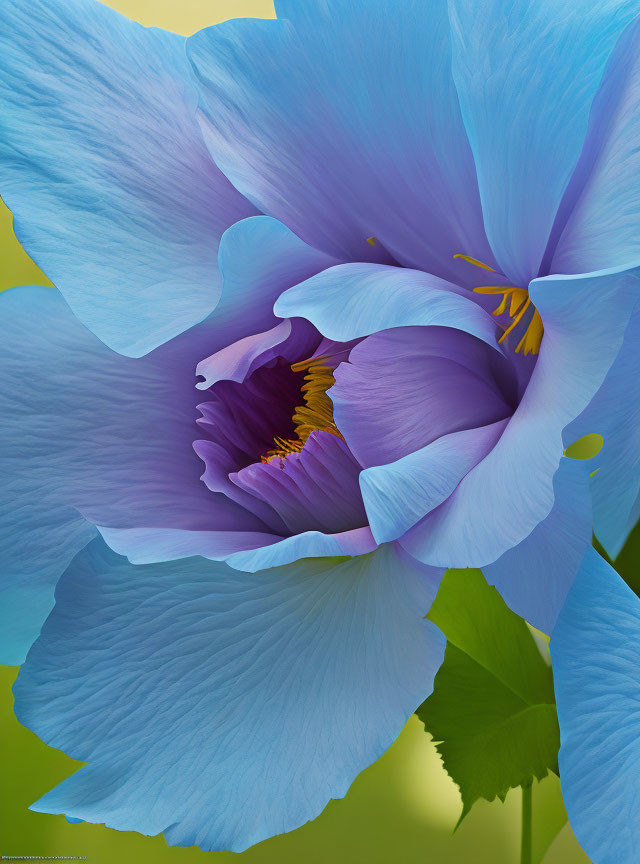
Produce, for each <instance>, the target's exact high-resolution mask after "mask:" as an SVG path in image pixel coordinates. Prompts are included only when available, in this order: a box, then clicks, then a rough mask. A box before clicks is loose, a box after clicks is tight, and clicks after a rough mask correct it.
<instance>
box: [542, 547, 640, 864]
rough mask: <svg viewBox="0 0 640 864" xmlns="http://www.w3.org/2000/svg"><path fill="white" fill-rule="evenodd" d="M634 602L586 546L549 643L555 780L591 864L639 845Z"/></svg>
mask: <svg viewBox="0 0 640 864" xmlns="http://www.w3.org/2000/svg"><path fill="white" fill-rule="evenodd" d="M638 644H640V600H639V599H638V597H636V595H635V594H634V593H633V591H632V590H631V589H630V588H629V587H628V586H627V585H626V584H625V583H624V582H623V580H622V578H621V577H620V576H619V575H618V574H617V573H616V572H615V570H613V568H612V567H610V566H609V565H608V564H607V563H606V562H605V561H603V560H602V558H600V557H599V556H598V554H597V553H596V552H595V551H594V550H593V549H590V550H589V551H588V554H587V556H586V558H585V560H584V564H583V565H582V569H581V571H580V573H579V575H578V578H577V579H576V581H575V583H574V585H573V587H572V589H571V591H570V592H569V596H568V598H567V602H566V604H565V606H564V609H563V610H562V612H561V614H560V618H559V620H558V624H557V626H556V629H555V632H554V634H553V636H552V639H551V659H552V661H553V677H554V682H555V691H556V701H557V705H558V718H559V720H560V741H561V746H560V757H559V762H560V778H561V782H562V792H563V796H564V803H565V806H566V808H567V813H568V814H569V821H570V822H571V827H572V828H573V831H574V833H575V835H576V837H577V838H578V840H579V842H580V844H581V846H582V847H583V848H584V850H585V852H586V853H587V855H588V856H589V858H590V859H592V860H593V861H597V862H598V864H634V862H635V861H637V860H638V848H639V846H640V794H639V791H640V785H639V784H640V779H639V778H640V734H639V733H640V716H639V714H638V705H639V704H640V665H639V664H638Z"/></svg>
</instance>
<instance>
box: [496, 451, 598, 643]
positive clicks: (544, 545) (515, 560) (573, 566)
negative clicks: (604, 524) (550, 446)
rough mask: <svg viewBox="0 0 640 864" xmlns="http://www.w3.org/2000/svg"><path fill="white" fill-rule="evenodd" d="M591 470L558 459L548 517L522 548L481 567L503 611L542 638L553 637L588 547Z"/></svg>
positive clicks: (512, 550)
mask: <svg viewBox="0 0 640 864" xmlns="http://www.w3.org/2000/svg"><path fill="white" fill-rule="evenodd" d="M590 468H591V463H590V462H588V463H582V462H575V461H573V460H571V459H562V460H561V462H560V467H559V469H558V472H557V474H556V476H555V477H554V479H553V492H554V496H555V500H554V503H553V507H552V509H551V512H550V513H549V515H548V516H547V518H546V519H543V521H542V522H540V524H539V525H538V526H537V527H536V528H534V529H533V531H532V532H531V534H529V536H528V537H526V538H525V539H524V540H523V541H522V543H520V544H519V545H518V546H516V547H515V548H514V549H510V550H509V551H508V552H505V554H504V555H502V556H501V557H500V558H498V560H497V561H496V562H495V563H494V564H489V565H488V566H487V567H483V568H482V570H483V573H484V575H485V578H486V580H487V582H488V583H489V584H490V585H495V587H496V588H497V589H498V591H499V592H500V593H501V594H502V596H503V598H504V600H505V602H506V603H507V604H508V606H509V607H510V608H511V609H513V611H514V612H516V613H517V614H518V615H521V616H522V617H523V618H526V619H527V621H529V623H530V624H533V626H534V627H537V628H538V630H542V631H543V632H544V633H551V632H552V630H553V628H554V626H555V623H556V621H557V619H558V615H559V613H560V610H561V609H562V606H563V604H564V601H565V599H566V597H567V594H568V592H569V589H570V588H571V585H572V584H573V580H574V579H575V577H576V574H577V573H578V570H579V569H580V564H581V563H582V559H583V558H584V555H585V552H586V550H587V549H588V547H589V546H590V545H591V507H590V501H589V494H588V488H587V484H588V472H589V469H590Z"/></svg>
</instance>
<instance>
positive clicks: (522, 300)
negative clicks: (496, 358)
mask: <svg viewBox="0 0 640 864" xmlns="http://www.w3.org/2000/svg"><path fill="white" fill-rule="evenodd" d="M473 290H474V291H476V292H477V293H478V294H497V295H500V294H502V300H501V301H500V304H499V305H498V306H497V307H496V308H495V309H494V310H493V314H494V315H502V314H504V312H506V311H507V304H508V305H509V313H508V314H509V317H510V318H511V319H512V320H511V324H509V326H508V327H507V329H506V330H505V331H504V333H503V334H502V336H501V337H500V338H499V339H498V342H504V340H505V339H506V338H507V336H508V335H509V334H510V333H512V332H513V331H514V330H515V329H516V327H517V326H518V324H519V323H520V322H521V321H522V319H523V318H524V316H525V314H526V312H527V309H529V308H531V309H533V316H532V318H531V321H529V324H528V325H527V329H526V330H525V333H524V336H523V337H522V339H521V340H520V341H519V342H518V344H517V346H516V354H519V353H520V351H522V353H523V354H537V353H538V351H539V350H540V343H541V342H542V334H543V332H544V331H543V327H542V318H541V317H540V313H539V312H538V310H537V309H536V308H535V306H533V305H532V303H531V298H530V297H529V292H528V291H527V289H526V288H516V287H515V286H505V285H481V286H479V287H478V288H474V289H473Z"/></svg>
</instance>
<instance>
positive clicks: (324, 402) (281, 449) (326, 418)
mask: <svg viewBox="0 0 640 864" xmlns="http://www.w3.org/2000/svg"><path fill="white" fill-rule="evenodd" d="M323 361H325V362H324V363H323ZM325 363H326V357H312V358H311V359H310V360H302V361H300V362H299V363H294V364H293V365H292V366H291V370H292V372H305V371H306V373H307V374H306V375H305V376H304V384H303V385H302V387H301V388H300V390H301V393H302V399H303V402H304V404H303V405H298V406H297V407H296V408H295V409H294V412H293V422H294V424H295V434H296V436H297V438H281V437H276V438H274V439H273V440H274V443H275V445H276V449H274V450H269V452H268V453H267V454H266V455H265V456H263V457H262V461H263V462H269V460H270V459H274V458H276V457H279V458H281V459H285V458H286V457H287V456H289V455H290V454H291V453H299V452H300V451H301V450H302V448H303V447H304V445H305V444H306V442H307V439H308V438H309V435H311V433H312V432H316V431H321V432H330V433H331V434H332V435H337V436H338V437H339V438H342V435H341V434H340V432H339V431H338V427H337V426H336V424H335V421H334V419H333V403H332V402H331V399H330V398H329V397H328V396H327V390H328V389H329V388H330V387H332V386H333V385H334V383H335V379H334V377H333V369H332V368H331V367H330V366H327V365H325Z"/></svg>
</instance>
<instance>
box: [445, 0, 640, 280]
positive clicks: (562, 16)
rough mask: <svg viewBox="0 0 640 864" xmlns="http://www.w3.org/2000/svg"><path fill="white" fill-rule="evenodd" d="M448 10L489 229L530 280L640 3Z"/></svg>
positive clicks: (576, 0)
mask: <svg viewBox="0 0 640 864" xmlns="http://www.w3.org/2000/svg"><path fill="white" fill-rule="evenodd" d="M449 10H450V17H451V31H452V44H453V76H454V80H455V83H456V87H457V90H458V94H459V96H460V105H461V108H462V115H463V118H464V123H465V127H466V130H467V134H468V136H469V141H470V143H471V148H472V150H473V155H474V157H475V163H476V166H477V171H478V183H479V187H480V196H481V199H482V209H483V213H484V219H485V225H486V229H487V236H488V238H489V241H490V243H491V247H492V249H493V251H494V254H495V256H496V258H497V260H498V262H499V263H500V265H501V267H502V268H503V270H504V271H505V273H508V274H509V276H510V277H511V278H512V279H513V280H514V281H515V282H516V284H521V285H526V284H527V283H528V282H529V280H530V279H532V278H534V277H535V276H537V275H538V273H539V268H540V264H541V262H542V258H543V255H544V252H545V249H546V246H547V242H548V240H549V236H550V233H551V229H552V226H553V223H554V219H555V216H556V213H557V210H558V206H559V204H560V201H561V198H562V195H563V193H564V191H565V189H566V188H567V184H568V183H569V180H570V178H571V174H572V172H573V170H574V168H575V166H576V163H577V161H578V157H579V156H580V151H581V150H582V146H583V143H584V140H585V134H586V131H587V123H588V118H589V110H590V108H591V103H592V100H593V97H594V95H595V93H596V91H597V89H598V85H599V83H600V80H601V78H602V74H603V71H604V68H605V65H606V63H607V59H608V57H609V55H610V53H611V51H612V49H613V47H614V45H615V43H616V40H617V39H618V37H619V36H620V34H621V33H622V31H623V30H624V28H625V27H626V25H627V24H629V22H630V21H631V20H632V18H633V17H634V15H635V14H637V13H638V11H640V3H638V0H602V2H599V3H593V0H536V2H531V0H513V2H510V3H508V4H506V5H505V3H504V2H503V0H482V2H479V0H450V2H449ZM465 251H466V250H465ZM471 254H472V253H471ZM615 263H616V264H618V263H625V262H615ZM607 266H611V262H609V263H608V264H607ZM585 269H586V268H584V267H580V268H579V271H578V272H584V271H585Z"/></svg>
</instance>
